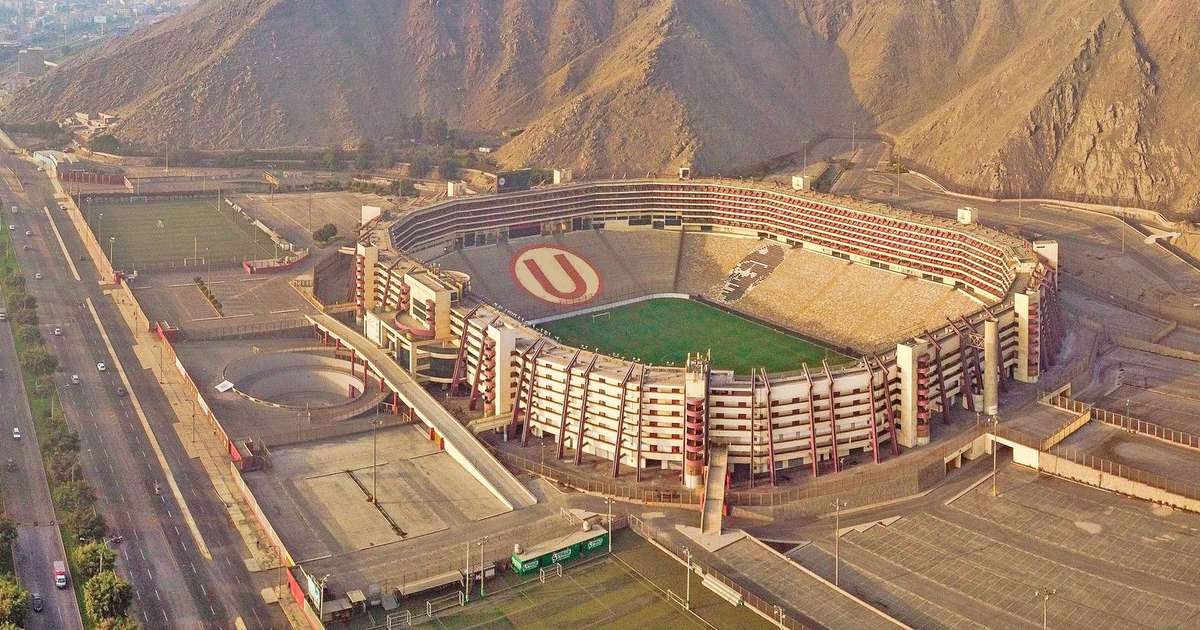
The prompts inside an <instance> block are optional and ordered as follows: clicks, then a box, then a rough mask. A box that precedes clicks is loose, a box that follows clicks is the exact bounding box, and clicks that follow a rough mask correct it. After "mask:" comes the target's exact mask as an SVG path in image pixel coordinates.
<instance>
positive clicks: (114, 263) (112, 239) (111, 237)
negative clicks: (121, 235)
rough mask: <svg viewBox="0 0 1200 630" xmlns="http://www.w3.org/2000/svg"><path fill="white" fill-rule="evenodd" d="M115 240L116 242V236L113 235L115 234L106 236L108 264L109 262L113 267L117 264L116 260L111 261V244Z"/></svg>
mask: <svg viewBox="0 0 1200 630" xmlns="http://www.w3.org/2000/svg"><path fill="white" fill-rule="evenodd" d="M116 242H117V237H115V236H110V237H108V264H109V266H113V267H115V266H116V264H117V263H116V262H114V261H113V244H114V243H116Z"/></svg>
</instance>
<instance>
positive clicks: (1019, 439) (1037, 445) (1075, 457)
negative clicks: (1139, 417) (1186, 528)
mask: <svg viewBox="0 0 1200 630" xmlns="http://www.w3.org/2000/svg"><path fill="white" fill-rule="evenodd" d="M1095 411H1096V410H1093V414H1094V413H1095ZM1114 415H1115V414H1114ZM1093 417H1095V416H1094V415H1093ZM989 431H990V430H989ZM994 435H996V437H998V438H1001V439H1004V440H1008V441H1010V442H1015V443H1017V444H1020V445H1022V446H1026V447H1029V448H1032V449H1035V450H1038V451H1040V452H1044V453H1049V454H1050V455H1054V456H1055V457H1060V458H1062V459H1065V460H1067V461H1069V462H1072V463H1074V464H1078V465H1081V466H1085V467H1087V468H1091V469H1093V470H1097V471H1099V472H1101V473H1104V474H1106V475H1112V476H1114V477H1120V478H1122V479H1127V480H1129V481H1133V482H1137V483H1141V484H1145V485H1147V486H1150V487H1152V488H1157V489H1159V490H1164V491H1166V492H1169V493H1172V494H1176V495H1179V496H1181V497H1186V498H1189V499H1200V484H1197V483H1194V482H1187V481H1180V480H1178V479H1171V478H1169V477H1166V476H1164V475H1160V474H1158V473H1152V472H1149V471H1146V470H1142V469H1140V468H1137V467H1135V466H1129V465H1128V464H1122V463H1120V462H1114V461H1112V460H1108V459H1104V458H1103V457H1096V456H1095V455H1092V454H1091V453H1087V452H1084V451H1082V450H1080V449H1078V448H1075V447H1072V446H1053V447H1051V448H1049V449H1043V448H1042V445H1043V444H1044V443H1045V441H1044V440H1042V439H1039V438H1036V437H1034V436H1032V435H1029V434H1028V433H1023V432H1021V431H1018V430H1015V429H1012V428H1009V427H1005V426H1000V427H997V428H996V429H995V430H994ZM1045 472H1049V473H1051V474H1060V473H1057V472H1056V471H1053V470H1045ZM1089 485H1090V484H1089Z"/></svg>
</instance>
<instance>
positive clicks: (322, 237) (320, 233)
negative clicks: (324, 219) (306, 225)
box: [313, 223, 338, 243]
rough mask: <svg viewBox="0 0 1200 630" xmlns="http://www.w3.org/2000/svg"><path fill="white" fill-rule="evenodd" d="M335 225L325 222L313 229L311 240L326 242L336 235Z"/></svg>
mask: <svg viewBox="0 0 1200 630" xmlns="http://www.w3.org/2000/svg"><path fill="white" fill-rule="evenodd" d="M337 233H338V229H337V226H336V225H334V224H332V223H326V224H325V225H322V226H321V227H319V228H317V229H316V230H314V231H313V240H314V241H320V242H322V243H327V242H329V241H330V240H332V239H333V237H335V236H337Z"/></svg>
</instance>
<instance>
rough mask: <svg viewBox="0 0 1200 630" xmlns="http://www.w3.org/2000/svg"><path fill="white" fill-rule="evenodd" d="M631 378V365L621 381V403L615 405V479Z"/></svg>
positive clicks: (623, 434) (622, 442)
mask: <svg viewBox="0 0 1200 630" xmlns="http://www.w3.org/2000/svg"><path fill="white" fill-rule="evenodd" d="M630 376H633V364H630V365H629V369H628V370H627V371H626V372H625V377H624V378H622V379H621V399H620V400H621V402H620V403H618V404H617V435H616V439H615V444H614V445H613V466H612V476H613V478H614V479H615V478H616V477H617V476H618V475H619V474H620V473H621V445H622V444H624V442H625V437H624V436H625V395H626V393H627V392H628V391H629V377H630Z"/></svg>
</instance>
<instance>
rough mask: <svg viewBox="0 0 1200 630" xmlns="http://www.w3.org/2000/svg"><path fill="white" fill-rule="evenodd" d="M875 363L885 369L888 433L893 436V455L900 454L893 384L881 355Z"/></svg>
mask: <svg viewBox="0 0 1200 630" xmlns="http://www.w3.org/2000/svg"><path fill="white" fill-rule="evenodd" d="M875 364H876V365H878V366H879V369H880V370H881V371H883V398H884V403H885V404H884V407H883V409H884V411H885V412H887V423H888V434H889V435H890V436H891V442H892V455H899V454H900V443H899V442H897V441H896V412H895V410H893V409H892V385H891V382H890V378H889V377H888V371H887V367H885V366H884V365H883V361H880V360H879V355H875Z"/></svg>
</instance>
